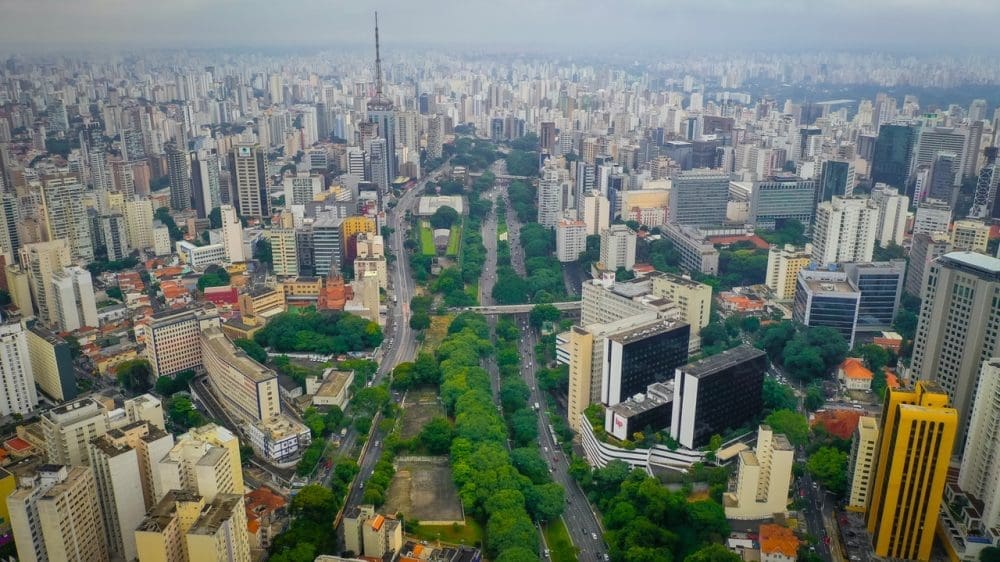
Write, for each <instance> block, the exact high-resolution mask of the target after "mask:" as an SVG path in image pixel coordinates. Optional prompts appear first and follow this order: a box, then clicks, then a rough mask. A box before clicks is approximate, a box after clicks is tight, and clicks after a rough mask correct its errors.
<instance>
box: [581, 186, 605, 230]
mask: <svg viewBox="0 0 1000 562" xmlns="http://www.w3.org/2000/svg"><path fill="white" fill-rule="evenodd" d="M581 199H582V206H583V222H584V223H585V224H586V225H587V236H598V235H600V234H601V233H602V232H604V231H605V230H607V229H608V226H609V225H610V223H609V221H610V220H611V203H610V202H609V201H608V198H607V197H605V196H603V195H601V192H600V191H594V190H590V191H587V192H585V193H584V194H583V197H582V198H581Z"/></svg>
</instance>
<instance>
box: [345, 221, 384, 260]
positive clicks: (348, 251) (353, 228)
mask: <svg viewBox="0 0 1000 562" xmlns="http://www.w3.org/2000/svg"><path fill="white" fill-rule="evenodd" d="M376 230H377V228H376V225H375V219H373V218H372V217H368V216H356V215H355V216H350V217H345V218H344V219H343V220H342V221H341V223H340V241H341V244H342V245H341V248H340V252H341V253H340V255H341V261H342V262H343V263H350V262H352V261H353V260H354V258H355V257H357V249H358V244H357V239H358V236H359V235H360V234H363V233H364V234H372V235H374V234H375V232H376Z"/></svg>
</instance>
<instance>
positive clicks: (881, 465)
mask: <svg viewBox="0 0 1000 562" xmlns="http://www.w3.org/2000/svg"><path fill="white" fill-rule="evenodd" d="M957 429H958V411H957V410H955V409H954V408H952V407H950V406H949V402H948V395H947V394H946V393H945V391H944V390H943V389H941V387H940V386H938V385H937V384H936V383H932V382H927V381H919V382H917V385H916V388H915V389H913V390H891V389H890V390H889V391H888V394H887V395H886V398H885V404H884V406H883V408H882V427H881V431H880V432H879V434H880V440H879V451H878V461H877V463H876V469H875V476H874V478H873V479H872V484H871V489H870V493H869V498H868V508H867V511H866V513H865V523H866V524H867V525H868V532H869V533H871V536H872V545H873V546H874V549H875V555H876V556H879V557H881V558H895V559H906V560H929V559H930V555H931V546H932V545H933V543H934V531H935V527H936V526H937V519H938V510H939V508H940V506H941V498H942V496H943V494H944V485H945V479H946V477H947V474H948V463H949V461H950V458H951V451H952V447H953V446H954V444H955V433H956V431H957Z"/></svg>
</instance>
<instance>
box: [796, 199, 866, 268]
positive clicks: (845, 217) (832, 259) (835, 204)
mask: <svg viewBox="0 0 1000 562" xmlns="http://www.w3.org/2000/svg"><path fill="white" fill-rule="evenodd" d="M877 228H878V205H877V204H876V203H875V202H874V201H872V200H870V199H866V198H858V197H851V198H842V197H838V196H834V197H833V199H832V200H831V201H824V202H822V203H820V204H819V207H817V209H816V224H815V226H814V227H813V244H812V248H813V262H814V263H816V264H817V265H821V266H822V265H827V264H832V263H844V262H867V261H871V259H872V253H873V251H874V249H875V234H876V232H877Z"/></svg>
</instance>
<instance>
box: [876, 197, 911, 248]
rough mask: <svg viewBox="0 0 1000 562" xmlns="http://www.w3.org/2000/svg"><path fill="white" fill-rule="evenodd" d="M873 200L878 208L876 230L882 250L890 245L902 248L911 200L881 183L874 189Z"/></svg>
mask: <svg viewBox="0 0 1000 562" xmlns="http://www.w3.org/2000/svg"><path fill="white" fill-rule="evenodd" d="M871 199H872V201H874V202H875V205H876V206H877V207H878V221H877V222H878V226H877V227H876V229H875V240H877V241H878V245H879V246H880V247H882V248H887V247H889V244H895V245H897V246H902V245H903V235H904V233H905V231H906V215H907V209H909V207H910V198H909V197H907V196H906V195H900V193H899V190H898V189H896V188H895V187H889V186H888V185H885V184H884V183H880V184H876V185H875V187H874V188H873V189H872V193H871Z"/></svg>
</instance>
